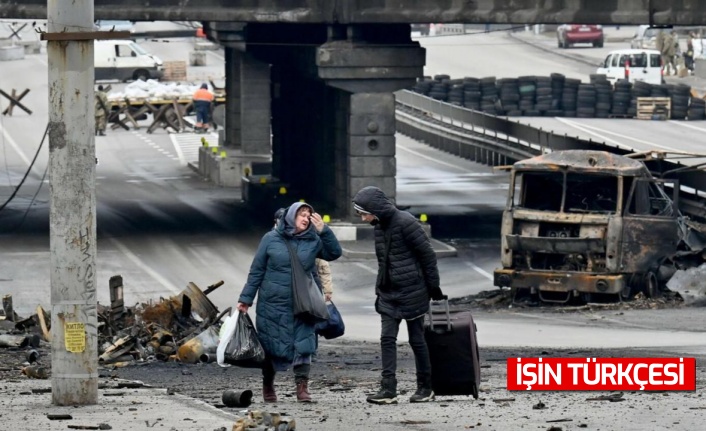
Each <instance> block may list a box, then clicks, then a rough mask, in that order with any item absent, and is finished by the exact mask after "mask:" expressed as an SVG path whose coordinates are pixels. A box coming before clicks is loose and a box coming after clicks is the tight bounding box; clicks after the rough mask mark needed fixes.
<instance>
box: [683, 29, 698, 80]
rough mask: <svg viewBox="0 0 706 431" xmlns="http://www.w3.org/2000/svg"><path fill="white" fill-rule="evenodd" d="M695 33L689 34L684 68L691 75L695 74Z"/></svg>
mask: <svg viewBox="0 0 706 431" xmlns="http://www.w3.org/2000/svg"><path fill="white" fill-rule="evenodd" d="M695 36H696V35H695V34H694V32H693V31H690V32H689V37H688V38H687V39H686V51H684V66H686V68H687V69H688V70H689V73H693V72H694V37H695Z"/></svg>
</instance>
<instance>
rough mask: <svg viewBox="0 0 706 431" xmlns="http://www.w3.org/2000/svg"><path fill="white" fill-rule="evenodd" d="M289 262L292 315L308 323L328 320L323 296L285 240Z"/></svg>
mask: <svg viewBox="0 0 706 431" xmlns="http://www.w3.org/2000/svg"><path fill="white" fill-rule="evenodd" d="M285 242H286V243H287V247H288V248H289V260H290V263H291V266H292V303H293V309H294V315H295V316H296V317H298V318H300V319H302V320H306V321H308V322H313V323H315V322H320V321H325V320H328V318H329V317H330V316H329V313H328V309H327V308H326V302H325V301H324V295H323V294H322V293H321V290H320V289H319V286H318V285H317V284H316V282H315V281H314V277H312V275H311V274H307V273H306V271H304V267H303V266H302V264H301V261H300V260H299V256H297V252H296V251H295V250H294V249H293V248H292V246H291V244H289V242H288V241H287V240H285Z"/></svg>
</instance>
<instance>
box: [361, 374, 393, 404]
mask: <svg viewBox="0 0 706 431" xmlns="http://www.w3.org/2000/svg"><path fill="white" fill-rule="evenodd" d="M366 401H367V402H369V403H373V404H397V380H395V379H394V378H384V379H382V383H381V384H380V390H379V391H378V393H376V394H375V395H371V396H369V397H368V398H366Z"/></svg>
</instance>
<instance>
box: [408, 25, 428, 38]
mask: <svg viewBox="0 0 706 431" xmlns="http://www.w3.org/2000/svg"><path fill="white" fill-rule="evenodd" d="M412 31H415V32H419V34H421V35H422V36H429V24H412Z"/></svg>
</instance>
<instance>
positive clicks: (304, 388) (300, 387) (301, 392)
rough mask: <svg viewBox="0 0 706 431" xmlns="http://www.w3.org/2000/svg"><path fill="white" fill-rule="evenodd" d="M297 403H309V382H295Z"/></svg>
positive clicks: (303, 380)
mask: <svg viewBox="0 0 706 431" xmlns="http://www.w3.org/2000/svg"><path fill="white" fill-rule="evenodd" d="M296 383H297V401H299V402H300V403H310V402H311V395H309V381H308V380H306V379H301V380H298V381H297V382H296Z"/></svg>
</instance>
